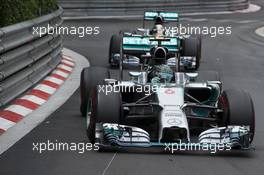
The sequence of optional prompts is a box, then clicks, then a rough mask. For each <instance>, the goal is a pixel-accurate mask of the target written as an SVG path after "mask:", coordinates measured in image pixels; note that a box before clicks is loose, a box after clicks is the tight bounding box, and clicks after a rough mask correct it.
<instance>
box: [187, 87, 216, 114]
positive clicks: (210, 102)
mask: <svg viewBox="0 0 264 175" xmlns="http://www.w3.org/2000/svg"><path fill="white" fill-rule="evenodd" d="M211 87H212V91H211V92H212V93H211V94H212V95H211V96H210V98H209V99H208V100H206V101H203V102H201V103H202V104H203V105H210V106H214V105H215V104H216V102H217V101H218V97H219V95H220V93H221V92H220V89H219V88H217V87H214V86H211ZM192 110H193V112H194V113H195V114H196V115H197V116H199V117H207V116H208V115H209V112H208V110H206V109H192Z"/></svg>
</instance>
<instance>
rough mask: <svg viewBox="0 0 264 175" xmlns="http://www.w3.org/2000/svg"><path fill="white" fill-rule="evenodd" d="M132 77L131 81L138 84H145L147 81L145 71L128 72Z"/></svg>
mask: <svg viewBox="0 0 264 175" xmlns="http://www.w3.org/2000/svg"><path fill="white" fill-rule="evenodd" d="M129 75H130V76H131V77H132V81H134V82H135V83H138V84H146V83H147V81H148V75H147V72H129Z"/></svg>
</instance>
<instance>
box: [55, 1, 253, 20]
mask: <svg viewBox="0 0 264 175" xmlns="http://www.w3.org/2000/svg"><path fill="white" fill-rule="evenodd" d="M58 2H59V4H60V5H61V6H62V7H63V9H64V10H65V13H64V16H67V17H74V16H108V15H110V16H122V15H140V14H141V12H143V11H146V10H154V11H156V10H167V11H168V10H169V11H176V12H178V13H195V12H219V11H234V10H243V9H246V8H248V7H249V0H59V1H58Z"/></svg>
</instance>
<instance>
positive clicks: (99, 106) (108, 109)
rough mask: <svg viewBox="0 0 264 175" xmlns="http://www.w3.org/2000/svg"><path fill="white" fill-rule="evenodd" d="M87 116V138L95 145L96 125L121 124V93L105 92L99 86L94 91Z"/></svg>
mask: <svg viewBox="0 0 264 175" xmlns="http://www.w3.org/2000/svg"><path fill="white" fill-rule="evenodd" d="M88 113H89V114H90V115H87V119H86V121H87V136H88V138H89V140H90V142H91V143H95V130H96V123H117V124H118V123H120V121H121V118H122V101H121V93H120V92H113V91H111V92H108V93H107V94H106V93H105V92H103V91H102V90H101V89H100V88H99V87H98V86H97V87H96V88H95V89H94V90H93V92H92V95H91V98H90V100H89V108H88Z"/></svg>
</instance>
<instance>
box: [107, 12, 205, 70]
mask: <svg viewBox="0 0 264 175" xmlns="http://www.w3.org/2000/svg"><path fill="white" fill-rule="evenodd" d="M148 21H154V27H152V28H151V29H148V28H146V26H147V25H146V22H148ZM172 22H176V25H177V26H178V23H179V16H178V13H171V12H145V13H144V20H143V28H138V29H137V30H136V31H131V30H122V31H120V33H119V34H118V35H112V37H111V40H110V47H109V64H110V65H111V66H118V65H119V64H120V60H121V59H120V56H121V52H122V51H121V50H120V45H122V44H123V45H124V47H123V49H124V50H125V51H126V53H125V54H123V58H122V59H123V64H124V63H125V64H128V65H131V64H134V65H138V64H139V63H142V61H144V60H145V59H142V58H141V57H140V56H141V55H142V54H145V55H146V54H147V53H153V54H154V52H155V53H156V54H157V56H161V55H158V54H160V53H161V52H165V55H164V54H163V55H162V56H165V57H166V58H167V59H168V58H171V57H174V56H175V55H176V54H178V55H179V56H180V57H181V58H182V59H181V62H182V64H185V69H188V70H197V69H198V68H199V66H200V60H201V36H188V35H184V36H183V35H179V34H175V33H174V32H171V30H169V29H166V26H167V23H172ZM157 38H159V39H160V42H158V41H157V40H155V39H157ZM162 38H163V40H161V39H162ZM153 39H154V40H153ZM158 47H159V49H157V48H158ZM158 50H159V51H161V52H159V51H158ZM156 51H158V52H156Z"/></svg>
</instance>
